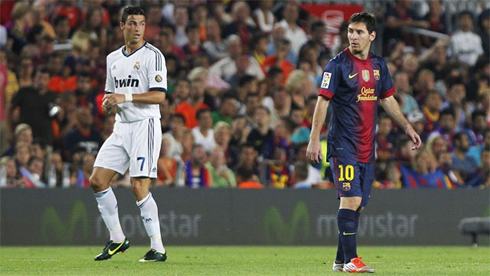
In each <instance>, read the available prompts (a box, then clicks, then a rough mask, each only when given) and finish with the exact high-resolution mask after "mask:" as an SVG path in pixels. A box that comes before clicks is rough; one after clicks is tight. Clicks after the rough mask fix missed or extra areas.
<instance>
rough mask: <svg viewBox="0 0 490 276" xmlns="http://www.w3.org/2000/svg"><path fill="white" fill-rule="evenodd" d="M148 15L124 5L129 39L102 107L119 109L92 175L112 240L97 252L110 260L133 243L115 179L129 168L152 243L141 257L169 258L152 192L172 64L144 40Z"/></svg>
mask: <svg viewBox="0 0 490 276" xmlns="http://www.w3.org/2000/svg"><path fill="white" fill-rule="evenodd" d="M145 19H146V15H145V12H144V10H143V9H142V8H140V7H138V6H127V7H125V8H124V10H123V14H122V20H121V22H120V23H119V27H120V28H121V30H122V31H123V34H124V42H125V45H124V46H122V47H121V48H119V49H117V50H116V51H114V52H112V53H110V54H109V55H108V56H107V79H106V86H105V93H106V94H105V95H104V98H103V103H102V109H103V110H104V112H112V111H115V112H116V123H115V125H114V131H113V133H112V134H111V136H109V138H107V140H106V141H105V143H104V144H103V146H102V147H101V149H100V151H99V153H98V155H97V158H96V160H95V164H94V171H93V173H92V175H91V177H90V185H91V187H92V189H93V190H94V193H95V198H96V200H97V203H98V207H99V211H100V213H101V216H102V218H103V220H104V222H105V224H106V226H107V229H109V233H110V241H109V242H108V243H107V245H106V247H105V248H104V250H103V251H102V253H100V254H99V255H97V256H96V257H95V260H96V261H100V260H108V259H110V258H111V257H112V256H114V255H115V254H117V253H119V252H124V251H125V250H127V249H128V248H129V240H128V239H127V237H126V236H125V235H124V233H123V230H122V228H121V224H120V222H119V213H118V207H117V200H116V197H115V195H114V192H113V191H112V188H111V187H110V185H109V183H110V181H111V179H112V178H113V177H114V175H115V174H116V173H119V174H124V173H125V172H126V170H127V169H128V168H129V176H130V177H131V191H132V192H133V194H134V195H135V197H136V205H137V206H138V207H139V208H140V212H141V218H142V221H143V225H144V226H145V229H146V232H147V233H148V236H149V237H150V239H151V249H150V251H148V253H146V255H145V256H144V257H143V258H142V259H141V260H140V261H141V262H149V261H165V260H166V259H167V255H166V252H165V248H164V247H163V242H162V238H161V233H160V222H159V217H158V207H157V204H156V202H155V200H154V199H153V197H152V194H151V193H150V190H149V188H150V183H151V179H152V178H156V177H157V160H158V155H159V152H160V145H161V140H162V131H161V126H160V109H159V104H160V103H163V102H164V101H165V95H166V91H167V68H166V66H165V59H164V57H163V55H162V53H161V52H160V51H159V50H158V49H157V48H155V47H154V46H152V45H150V44H149V43H147V42H146V41H144V39H143V37H144V34H145Z"/></svg>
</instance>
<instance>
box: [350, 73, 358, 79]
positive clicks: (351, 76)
mask: <svg viewBox="0 0 490 276" xmlns="http://www.w3.org/2000/svg"><path fill="white" fill-rule="evenodd" d="M357 74H359V73H355V74H354V75H350V74H349V79H352V78H353V77H355V76H357Z"/></svg>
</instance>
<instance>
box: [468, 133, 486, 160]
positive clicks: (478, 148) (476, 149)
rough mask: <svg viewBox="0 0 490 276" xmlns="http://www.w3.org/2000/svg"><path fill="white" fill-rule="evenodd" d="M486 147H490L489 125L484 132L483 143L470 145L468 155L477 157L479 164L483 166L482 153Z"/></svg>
mask: <svg viewBox="0 0 490 276" xmlns="http://www.w3.org/2000/svg"><path fill="white" fill-rule="evenodd" d="M486 147H490V128H489V127H487V128H486V129H485V130H484V131H483V133H482V141H481V144H477V145H475V146H472V147H470V149H469V150H468V152H467V155H469V156H471V157H473V159H475V161H476V163H477V164H478V166H481V164H482V163H481V155H482V152H483V150H484V149H485V148H486Z"/></svg>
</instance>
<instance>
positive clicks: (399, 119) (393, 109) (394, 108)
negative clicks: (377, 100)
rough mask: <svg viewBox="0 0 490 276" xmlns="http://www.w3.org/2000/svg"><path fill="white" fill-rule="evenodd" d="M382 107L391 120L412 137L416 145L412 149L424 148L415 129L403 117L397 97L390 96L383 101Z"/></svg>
mask: <svg viewBox="0 0 490 276" xmlns="http://www.w3.org/2000/svg"><path fill="white" fill-rule="evenodd" d="M381 106H382V107H383V108H384V110H385V111H386V113H388V116H390V118H391V119H392V120H393V121H395V123H397V124H398V126H400V127H401V128H402V129H403V130H404V131H405V133H406V134H407V135H408V136H409V137H410V139H411V140H412V142H413V143H414V146H413V147H412V149H413V150H415V149H419V148H420V147H421V146H422V140H421V139H420V136H419V135H418V134H417V132H416V131H415V130H414V129H413V127H412V125H411V124H410V123H409V122H408V121H407V119H406V118H405V116H403V113H402V111H401V109H400V105H399V104H398V102H397V101H396V99H395V97H394V96H390V97H387V98H384V99H381Z"/></svg>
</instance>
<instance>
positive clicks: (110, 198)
mask: <svg viewBox="0 0 490 276" xmlns="http://www.w3.org/2000/svg"><path fill="white" fill-rule="evenodd" d="M94 195H95V199H96V200H97V203H98V205H97V206H98V207H99V211H100V215H101V216H102V219H103V220H104V223H105V225H106V227H107V229H109V233H110V235H111V238H110V239H111V240H112V241H113V242H117V243H119V242H122V241H124V238H125V236H124V233H123V231H122V228H121V224H120V223H119V212H118V207H117V199H116V195H114V192H113V191H112V188H111V187H109V188H108V189H107V190H104V191H101V192H98V193H94Z"/></svg>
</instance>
